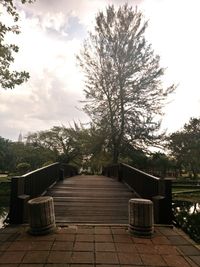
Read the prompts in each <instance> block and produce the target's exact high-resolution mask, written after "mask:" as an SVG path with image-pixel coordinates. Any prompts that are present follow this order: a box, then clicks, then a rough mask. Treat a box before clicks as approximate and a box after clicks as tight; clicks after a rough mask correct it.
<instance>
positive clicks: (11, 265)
mask: <svg viewBox="0 0 200 267" xmlns="http://www.w3.org/2000/svg"><path fill="white" fill-rule="evenodd" d="M18 266H19V264H18V263H8V264H7V263H3V264H1V263H0V267H18Z"/></svg>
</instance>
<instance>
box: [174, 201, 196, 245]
mask: <svg viewBox="0 0 200 267" xmlns="http://www.w3.org/2000/svg"><path fill="white" fill-rule="evenodd" d="M173 214H174V220H175V224H176V226H177V227H180V228H181V229H182V230H183V231H184V232H186V233H187V234H188V235H189V236H190V237H191V238H192V239H193V240H194V241H196V242H197V243H200V203H198V202H190V201H182V200H176V201H174V203H173Z"/></svg>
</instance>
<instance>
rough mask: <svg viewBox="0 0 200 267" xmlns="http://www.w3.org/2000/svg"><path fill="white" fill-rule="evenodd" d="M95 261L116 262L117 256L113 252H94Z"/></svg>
mask: <svg viewBox="0 0 200 267" xmlns="http://www.w3.org/2000/svg"><path fill="white" fill-rule="evenodd" d="M96 263H97V264H98V263H106V264H118V263H119V261H118V257H117V254H116V253H113V252H96Z"/></svg>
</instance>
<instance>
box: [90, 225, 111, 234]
mask: <svg viewBox="0 0 200 267" xmlns="http://www.w3.org/2000/svg"><path fill="white" fill-rule="evenodd" d="M94 233H95V234H104V235H110V234H112V233H111V229H110V227H95V230H94Z"/></svg>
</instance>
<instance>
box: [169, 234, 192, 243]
mask: <svg viewBox="0 0 200 267" xmlns="http://www.w3.org/2000/svg"><path fill="white" fill-rule="evenodd" d="M168 239H169V240H170V242H171V244H173V245H190V242H189V241H188V240H186V239H185V238H184V237H182V236H168Z"/></svg>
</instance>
